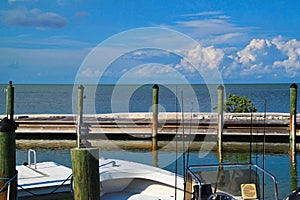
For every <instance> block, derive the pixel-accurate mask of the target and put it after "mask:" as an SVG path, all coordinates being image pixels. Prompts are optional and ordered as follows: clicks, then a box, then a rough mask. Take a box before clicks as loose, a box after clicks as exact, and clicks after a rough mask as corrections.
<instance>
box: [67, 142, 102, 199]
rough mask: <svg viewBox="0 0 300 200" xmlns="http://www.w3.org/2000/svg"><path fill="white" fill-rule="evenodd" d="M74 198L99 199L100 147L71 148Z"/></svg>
mask: <svg viewBox="0 0 300 200" xmlns="http://www.w3.org/2000/svg"><path fill="white" fill-rule="evenodd" d="M71 158H72V174H73V180H74V200H96V199H97V200H99V199H100V184H99V149H97V148H74V149H71Z"/></svg>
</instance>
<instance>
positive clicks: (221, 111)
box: [218, 85, 224, 163]
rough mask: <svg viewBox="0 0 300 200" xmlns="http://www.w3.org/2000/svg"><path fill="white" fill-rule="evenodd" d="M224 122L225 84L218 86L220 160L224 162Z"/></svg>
mask: <svg viewBox="0 0 300 200" xmlns="http://www.w3.org/2000/svg"><path fill="white" fill-rule="evenodd" d="M223 124H224V86H223V85H219V87H218V160H219V163H222V162H223V158H222V135H223Z"/></svg>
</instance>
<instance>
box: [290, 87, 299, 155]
mask: <svg viewBox="0 0 300 200" xmlns="http://www.w3.org/2000/svg"><path fill="white" fill-rule="evenodd" d="M297 89H298V86H297V85H296V84H295V83H293V84H292V85H291V86H290V158H291V160H293V159H294V157H295V154H296V125H297V122H296V117H297Z"/></svg>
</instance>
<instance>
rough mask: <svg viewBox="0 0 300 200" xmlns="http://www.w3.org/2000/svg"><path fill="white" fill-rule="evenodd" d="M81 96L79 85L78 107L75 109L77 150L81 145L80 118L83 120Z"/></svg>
mask: <svg viewBox="0 0 300 200" xmlns="http://www.w3.org/2000/svg"><path fill="white" fill-rule="evenodd" d="M83 94H84V87H83V86H82V85H80V86H79V87H78V105H77V106H78V107H77V130H76V133H77V147H78V148H79V147H80V145H81V138H80V136H81V129H82V122H83V120H82V118H83Z"/></svg>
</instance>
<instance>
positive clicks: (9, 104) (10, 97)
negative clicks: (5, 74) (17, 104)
mask: <svg viewBox="0 0 300 200" xmlns="http://www.w3.org/2000/svg"><path fill="white" fill-rule="evenodd" d="M6 92H7V95H6V114H7V117H8V119H10V120H14V96H15V95H14V87H13V85H12V81H9V85H8V87H7V90H6Z"/></svg>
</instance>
